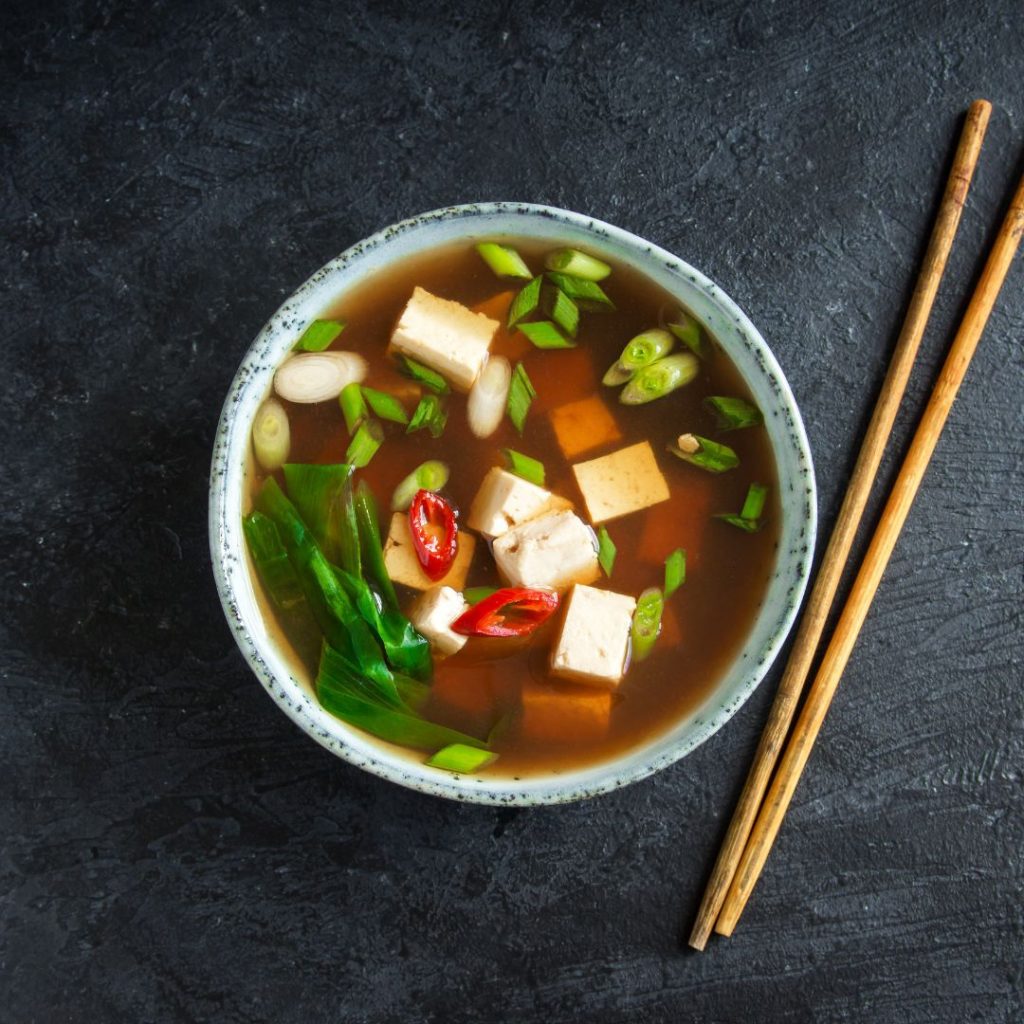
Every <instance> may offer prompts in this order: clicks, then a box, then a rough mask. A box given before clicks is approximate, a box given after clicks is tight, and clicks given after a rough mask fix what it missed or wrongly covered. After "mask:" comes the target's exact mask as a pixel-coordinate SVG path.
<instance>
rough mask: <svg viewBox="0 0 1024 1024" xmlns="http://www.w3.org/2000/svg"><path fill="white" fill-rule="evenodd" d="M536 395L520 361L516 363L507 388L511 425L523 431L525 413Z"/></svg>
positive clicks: (520, 431)
mask: <svg viewBox="0 0 1024 1024" xmlns="http://www.w3.org/2000/svg"><path fill="white" fill-rule="evenodd" d="M536 397H537V391H536V389H535V388H534V386H533V381H531V380H530V378H529V376H528V375H527V373H526V369H525V368H524V367H523V364H522V363H516V365H515V368H514V369H513V370H512V383H511V385H510V386H509V389H508V418H509V419H510V420H511V421H512V425H513V426H514V427H515V428H516V430H518V431H519V433H520V434H522V432H523V427H524V426H526V414H527V413H528V412H529V411H530V405H531V403H532V402H533V400H534V399H535V398H536Z"/></svg>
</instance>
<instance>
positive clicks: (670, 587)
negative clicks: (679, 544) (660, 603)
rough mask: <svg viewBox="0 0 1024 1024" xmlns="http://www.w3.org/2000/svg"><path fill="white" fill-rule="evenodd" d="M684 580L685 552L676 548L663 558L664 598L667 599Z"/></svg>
mask: <svg viewBox="0 0 1024 1024" xmlns="http://www.w3.org/2000/svg"><path fill="white" fill-rule="evenodd" d="M685 582H686V552H685V551H684V550H683V549H682V548H676V549H675V551H673V552H672V554H671V555H669V556H668V558H666V559H665V600H666V601H667V600H668V599H669V598H670V597H671V596H672V595H673V594H674V593H675V592H676V591H677V590H678V589H679V588H680V587H681V586H682V585H683V584H684V583H685Z"/></svg>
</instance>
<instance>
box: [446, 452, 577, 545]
mask: <svg viewBox="0 0 1024 1024" xmlns="http://www.w3.org/2000/svg"><path fill="white" fill-rule="evenodd" d="M561 508H568V509H571V508H572V502H571V501H568V500H567V499H566V498H559V497H557V496H556V495H554V494H552V493H551V492H550V491H546V490H544V488H543V487H538V486H537V485H536V484H531V483H530V482H529V481H528V480H523V479H522V478H521V477H518V476H516V475H515V474H514V473H509V472H507V471H506V470H504V469H501V468H500V467H498V466H495V467H494V468H493V469H492V470H490V471H489V472H488V474H487V476H485V477H484V480H483V483H482V484H481V485H480V490H478V491H477V492H476V497H475V498H474V499H473V504H472V505H471V506H470V509H469V516H468V517H467V518H466V525H467V526H469V528H470V529H471V530H476V531H477V532H478V533H482V534H485V535H486V536H488V537H500V536H501V535H502V534H503V533H505V531H506V530H510V529H511V528H512V527H513V526H519V525H520V524H521V523H525V522H527V521H528V520H530V519H536V518H537V517H538V516H542V515H544V514H545V513H546V512H553V511H555V510H556V509H561Z"/></svg>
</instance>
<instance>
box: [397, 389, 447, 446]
mask: <svg viewBox="0 0 1024 1024" xmlns="http://www.w3.org/2000/svg"><path fill="white" fill-rule="evenodd" d="M447 422H448V413H446V412H445V410H444V405H442V403H441V399H440V398H438V397H437V395H424V396H423V397H422V398H421V399H420V401H419V405H417V406H416V409H415V410H414V412H413V414H412V419H411V420H410V421H409V426H407V427H406V428H405V432H406V433H407V434H414V433H416V431H417V430H424V429H426V430H429V431H430V436H431V437H440V436H441V435H442V434H443V433H444V428H445V424H446V423H447Z"/></svg>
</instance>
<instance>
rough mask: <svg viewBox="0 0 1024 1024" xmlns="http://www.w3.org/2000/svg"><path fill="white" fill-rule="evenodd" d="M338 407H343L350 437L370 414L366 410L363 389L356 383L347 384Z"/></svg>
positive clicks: (342, 412)
mask: <svg viewBox="0 0 1024 1024" xmlns="http://www.w3.org/2000/svg"><path fill="white" fill-rule="evenodd" d="M338 405H340V406H341V414H342V416H344V417H345V427H346V429H347V430H348V432H349V436H351V435H352V434H354V433H355V432H356V428H357V427H358V426H359V424H360V423H362V422H363V420H365V419H366V417H367V416H368V415H369V414H370V412H369V409H367V408H366V401H365V400H364V398H363V389H362V387H361V386H360V385H359V384H356V383H355V382H353V383H351V384H346V385H345V386H344V387H343V388H342V389H341V394H340V395H338Z"/></svg>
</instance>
